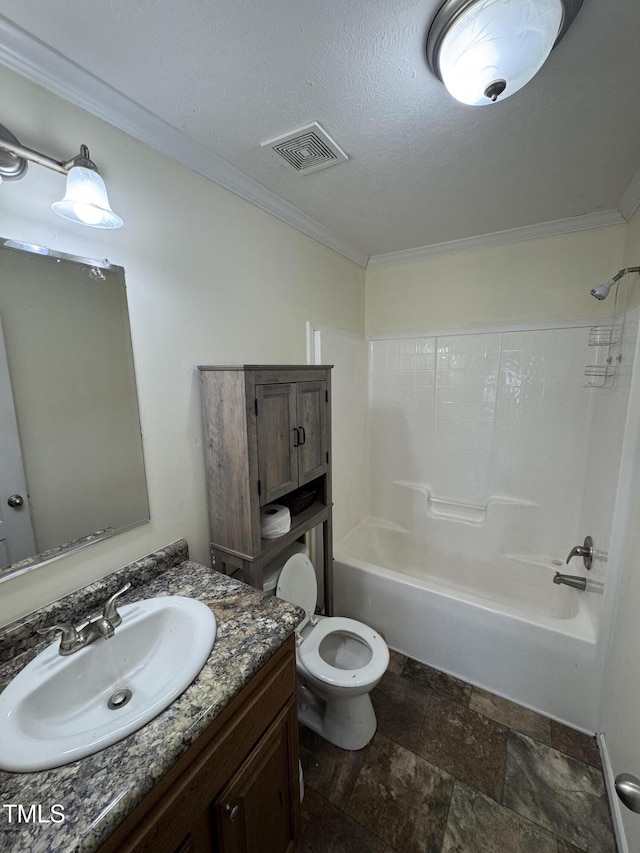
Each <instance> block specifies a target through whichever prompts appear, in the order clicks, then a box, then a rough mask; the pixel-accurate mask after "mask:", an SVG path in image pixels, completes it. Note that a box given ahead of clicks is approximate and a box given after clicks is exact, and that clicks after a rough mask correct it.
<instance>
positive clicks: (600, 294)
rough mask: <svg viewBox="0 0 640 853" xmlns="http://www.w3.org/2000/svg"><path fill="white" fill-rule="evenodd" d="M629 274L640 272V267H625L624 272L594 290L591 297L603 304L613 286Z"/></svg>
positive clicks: (619, 271)
mask: <svg viewBox="0 0 640 853" xmlns="http://www.w3.org/2000/svg"><path fill="white" fill-rule="evenodd" d="M628 272H640V267H625V268H624V269H622V270H618V272H617V273H616V274H615V275H614V277H613V278H610V279H609V281H605V282H604V284H599V285H598V286H597V287H594V288H592V290H591V295H592V296H595V298H596V299H599V300H600V301H601V302H602V300H603V299H606V298H607V296H608V295H609V291H610V290H611V288H612V287H613V285H614V284H617V283H618V282H619V281H620V279H621V278H622V276H624V275H626V274H627V273H628Z"/></svg>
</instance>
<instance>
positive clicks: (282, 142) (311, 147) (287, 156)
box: [262, 121, 349, 174]
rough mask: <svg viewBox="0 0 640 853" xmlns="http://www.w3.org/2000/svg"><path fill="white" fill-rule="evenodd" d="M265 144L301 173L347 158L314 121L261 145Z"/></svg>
mask: <svg viewBox="0 0 640 853" xmlns="http://www.w3.org/2000/svg"><path fill="white" fill-rule="evenodd" d="M266 146H269V147H270V148H273V150H274V151H275V152H276V154H278V155H280V157H282V158H283V159H284V160H286V161H287V163H288V164H289V165H290V166H291V167H292V168H293V169H295V170H296V172H300V173H301V174H306V173H308V172H317V171H318V169H326V168H327V167H328V166H335V165H337V164H338V163H344V162H345V160H348V159H349V158H348V157H347V155H346V154H345V153H344V151H343V150H342V148H340V146H339V145H336V143H335V142H334V141H333V139H332V138H331V137H330V136H329V134H328V133H326V132H325V131H324V130H323V129H322V128H321V127H320V125H319V124H318V122H316V121H314V122H312V123H311V124H307V125H305V127H300V128H298V130H293V131H291V133H285V134H284V135H283V136H278V137H277V138H276V139H269V140H268V141H267V142H263V143H262V147H263V148H264V147H266Z"/></svg>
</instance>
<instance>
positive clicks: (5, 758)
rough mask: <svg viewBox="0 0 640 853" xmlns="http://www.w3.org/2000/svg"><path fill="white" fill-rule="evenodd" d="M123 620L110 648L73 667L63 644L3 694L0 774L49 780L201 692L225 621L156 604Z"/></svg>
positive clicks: (162, 601)
mask: <svg viewBox="0 0 640 853" xmlns="http://www.w3.org/2000/svg"><path fill="white" fill-rule="evenodd" d="M120 615H121V616H122V624H121V625H120V626H119V627H118V628H116V631H115V634H114V635H113V637H111V638H110V639H99V640H97V641H96V642H93V643H91V645H88V646H86V647H85V648H82V649H80V651H77V652H75V653H74V654H70V655H68V656H66V657H63V656H61V655H60V654H59V653H58V648H59V642H58V641H56V642H54V643H53V644H52V645H50V646H48V647H47V648H46V649H45V650H44V651H43V652H41V653H40V654H39V655H38V656H37V657H36V658H34V659H33V660H32V661H31V663H29V664H28V665H27V666H25V668H24V669H23V670H21V672H19V673H18V675H17V676H16V677H15V678H14V679H13V681H12V682H11V683H10V684H9V685H8V686H7V688H6V689H5V690H4V692H3V693H2V694H0V769H3V770H11V771H16V772H28V771H34V770H48V769H49V768H52V767H60V766H61V765H63V764H69V763H70V762H72V761H76V760H77V759H78V758H84V757H85V756H87V755H91V754H92V753H94V752H98V751H99V750H101V749H104V748H105V747H106V746H110V745H111V744H113V743H116V742H117V741H119V740H122V739H123V738H124V737H126V736H127V735H128V734H131V732H134V731H136V730H137V729H139V728H141V727H142V726H144V725H145V724H146V723H148V722H149V721H150V720H152V719H153V718H154V717H155V716H157V715H158V714H159V713H160V712H161V711H163V710H164V709H165V708H167V707H168V706H169V705H170V704H171V702H173V701H174V699H176V698H177V697H178V696H179V695H180V694H181V693H182V692H183V691H184V690H185V689H186V688H187V687H188V686H189V684H191V682H192V681H193V680H194V678H195V677H196V675H197V674H198V673H199V672H200V670H201V669H202V667H203V666H204V663H205V661H206V660H207V658H208V657H209V653H210V652H211V649H212V647H213V643H214V641H215V637H216V627H217V626H216V619H215V616H214V615H213V613H212V612H211V610H210V609H209V608H208V607H207V606H206V604H203V603H202V602H200V601H196V600H195V599H193V598H184V597H182V596H167V597H163V598H150V599H146V600H143V601H138V602H136V603H135V604H129V605H125V606H123V607H121V608H120Z"/></svg>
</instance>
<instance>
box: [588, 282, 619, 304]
mask: <svg viewBox="0 0 640 853" xmlns="http://www.w3.org/2000/svg"><path fill="white" fill-rule="evenodd" d="M614 284H615V281H614V280H613V279H612V278H611V279H609V281H605V282H604V284H599V285H598V286H597V287H594V288H593V289H592V290H591V295H592V296H595V298H596V299H599V300H600V301H602V300H603V299H606V298H607V296H608V295H609V291H610V290H611V288H612V287H613V285H614Z"/></svg>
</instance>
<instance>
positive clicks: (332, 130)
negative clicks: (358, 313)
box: [0, 0, 640, 255]
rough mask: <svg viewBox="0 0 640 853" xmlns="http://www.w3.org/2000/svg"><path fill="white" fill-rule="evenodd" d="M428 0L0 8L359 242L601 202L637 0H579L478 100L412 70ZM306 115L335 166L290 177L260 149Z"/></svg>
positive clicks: (623, 102)
mask: <svg viewBox="0 0 640 853" xmlns="http://www.w3.org/2000/svg"><path fill="white" fill-rule="evenodd" d="M438 5H439V3H438V0H420V2H416V0H413V2H412V0H244V2H237V0H236V2H235V3H229V2H219V0H214V2H211V0H210V2H205V0H188V2H185V3H181V4H179V3H177V2H175V0H135V2H131V0H110V2H109V3H103V4H98V3H87V2H86V0H65V2H64V4H62V5H61V4H59V3H52V2H51V0H21V2H20V3H16V2H15V0H0V15H2V16H4V17H5V18H6V19H7V20H8V21H10V22H12V23H14V24H16V25H17V26H19V27H21V28H22V29H24V30H25V31H26V32H27V33H30V34H32V35H34V36H35V37H37V38H38V39H40V40H41V41H43V42H44V43H45V44H47V45H50V46H51V47H53V48H55V49H56V50H57V51H59V52H60V53H61V54H63V55H64V56H66V57H68V58H69V59H71V60H73V61H74V62H75V63H77V64H78V65H80V66H81V67H83V68H84V69H86V70H88V71H90V72H91V73H92V74H94V75H95V76H96V77H98V78H100V79H101V80H103V81H105V82H107V83H108V84H110V85H111V86H112V87H114V88H115V89H116V90H118V91H120V92H122V93H123V94H125V95H127V96H128V97H129V98H131V99H132V100H133V101H135V102H137V103H138V104H140V105H142V106H144V107H146V108H147V109H148V110H150V111H151V112H152V113H154V114H156V115H157V116H159V117H161V118H162V119H164V120H165V121H166V122H167V123H168V124H170V125H172V126H173V127H174V128H176V129H178V130H180V131H181V132H182V133H184V134H185V135H187V136H188V137H190V138H191V139H192V140H196V141H197V142H199V143H201V144H202V145H203V146H205V148H207V149H208V150H210V151H211V152H213V153H215V154H216V155H218V156H219V157H221V158H223V159H224V160H225V161H227V162H228V163H230V164H231V165H233V166H234V167H235V168H237V169H239V170H240V171H241V172H243V173H244V174H245V175H248V176H250V177H251V178H253V179H254V180H256V181H258V182H259V183H260V184H261V185H262V186H263V187H265V188H267V189H268V190H270V191H272V192H273V193H275V194H276V195H277V196H278V197H279V198H281V199H284V200H286V201H287V202H289V203H291V204H292V205H294V206H295V207H296V208H298V209H299V210H301V211H303V212H304V213H305V214H307V215H308V216H310V217H312V218H313V219H315V220H316V221H317V222H319V223H321V224H322V225H324V226H325V227H326V228H328V229H330V230H332V231H333V232H335V233H337V234H338V235H340V236H341V238H342V239H344V240H346V241H348V242H349V243H351V244H352V245H353V246H356V247H358V248H359V249H360V250H361V251H362V252H363V253H364V254H366V255H380V254H384V253H388V252H394V251H401V250H406V249H411V248H414V247H418V246H428V245H431V244H435V243H441V242H445V241H450V240H456V239H461V238H465V237H472V236H476V235H481V234H488V233H491V232H496V231H503V230H506V229H511V228H517V227H521V226H527V225H533V224H536V223H540V222H547V221H550V220H557V219H563V218H565V217H575V216H580V215H583V214H591V213H595V212H598V211H605V210H612V209H615V208H617V207H618V205H619V203H620V200H621V198H622V196H623V195H624V193H625V191H626V190H627V188H628V187H629V185H630V183H631V181H632V179H633V178H634V175H635V174H636V172H637V170H638V168H639V167H640V110H639V109H638V93H639V92H640V51H639V50H638V49H637V37H638V34H640V3H638V2H637V0H616V2H615V3H613V4H611V3H604V2H598V0H584V5H583V8H582V10H581V12H580V13H579V15H578V17H577V18H576V20H575V22H574V23H573V25H572V27H571V29H570V30H569V32H568V33H567V35H566V36H565V38H564V39H563V41H562V42H561V43H560V45H559V46H558V48H557V49H556V50H554V51H553V53H552V54H551V57H550V58H549V60H548V62H547V63H546V64H545V66H544V67H543V69H542V70H541V72H540V73H539V74H538V75H537V77H536V78H534V80H533V81H532V82H531V83H530V84H528V85H527V86H526V87H525V88H524V89H522V90H521V91H520V92H519V93H517V94H516V95H514V96H513V97H512V98H509V99H507V100H505V101H503V102H498V103H497V104H495V105H491V106H486V107H467V106H463V105H461V104H458V103H457V102H455V101H453V100H452V99H451V98H450V97H449V96H448V94H447V92H446V90H445V89H444V87H443V86H442V84H441V83H440V82H439V81H438V80H436V79H435V78H434V77H433V75H432V74H431V72H430V71H429V69H428V67H427V64H426V61H425V52H424V42H425V37H426V32H427V29H428V25H429V22H430V20H431V18H432V17H433V15H434V13H435V10H436V9H437V7H438ZM61 11H62V14H61ZM311 121H318V122H320V124H321V125H322V126H323V127H324V128H325V130H327V131H328V133H329V134H330V135H331V136H332V137H333V138H334V139H335V140H336V142H337V143H338V144H339V145H340V146H341V147H342V148H343V149H344V150H345V151H346V152H347V154H348V155H349V157H350V160H349V161H348V162H347V163H344V164H341V165H338V166H336V167H333V168H331V169H326V170H323V171H320V172H316V173H312V174H308V175H298V174H296V173H294V172H293V171H291V170H290V169H289V168H288V167H287V166H286V164H284V162H283V163H279V162H278V161H277V158H276V157H275V156H274V155H273V154H272V153H271V152H270V151H269V150H268V149H265V148H261V142H263V141H264V140H267V139H270V138H272V137H275V136H279V135H280V134H282V133H286V132H287V131H290V130H294V129H295V128H298V127H300V126H302V125H305V124H308V123H309V122H311ZM14 130H15V129H14Z"/></svg>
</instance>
